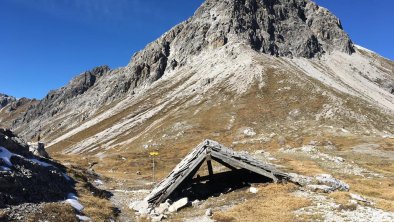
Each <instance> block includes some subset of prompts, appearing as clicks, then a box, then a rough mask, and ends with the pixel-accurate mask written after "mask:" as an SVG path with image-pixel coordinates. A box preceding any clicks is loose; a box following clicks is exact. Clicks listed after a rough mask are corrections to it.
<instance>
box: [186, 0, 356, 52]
mask: <svg viewBox="0 0 394 222" xmlns="http://www.w3.org/2000/svg"><path fill="white" fill-rule="evenodd" d="M193 20H194V22H195V23H197V24H198V23H200V26H201V27H202V32H203V34H204V36H206V38H207V39H209V38H210V39H211V40H214V41H215V39H223V40H225V41H226V39H228V38H229V36H231V35H236V36H238V37H240V38H241V39H243V40H245V41H247V42H248V43H249V44H250V45H251V47H252V48H253V49H255V50H256V51H260V52H262V53H266V54H270V55H274V56H286V57H293V56H294V57H306V58H312V57H315V56H319V55H321V54H323V53H324V52H330V51H333V50H339V51H342V52H346V53H349V54H350V53H352V52H354V47H353V44H352V41H351V40H350V38H349V36H348V35H347V34H346V33H345V32H344V31H343V28H342V25H341V22H340V21H339V19H338V18H337V17H336V16H334V15H333V14H332V13H331V12H329V11H328V10H327V9H325V8H322V7H320V6H318V5H317V4H316V3H314V2H312V1H311V0H207V1H206V2H205V3H204V4H203V5H202V6H201V7H200V8H199V9H198V10H197V12H196V14H195V15H194V18H193ZM225 41H224V42H225Z"/></svg>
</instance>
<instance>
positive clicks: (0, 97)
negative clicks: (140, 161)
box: [0, 93, 16, 109]
mask: <svg viewBox="0 0 394 222" xmlns="http://www.w3.org/2000/svg"><path fill="white" fill-rule="evenodd" d="M15 101H16V99H15V97H12V96H8V95H5V94H2V93H0V109H1V108H3V107H5V106H6V105H8V104H9V103H11V102H15Z"/></svg>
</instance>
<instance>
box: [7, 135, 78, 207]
mask: <svg viewBox="0 0 394 222" xmlns="http://www.w3.org/2000/svg"><path fill="white" fill-rule="evenodd" d="M0 147H3V148H5V149H6V150H7V151H9V152H11V153H13V154H14V155H12V156H11V158H10V163H11V164H7V163H6V162H4V160H3V159H0V166H1V167H4V166H6V167H8V168H9V170H6V171H0V208H3V207H5V206H14V205H20V204H23V203H40V202H57V201H63V200H64V199H65V198H66V197H67V195H68V194H69V193H75V190H74V184H73V183H74V182H73V181H72V180H71V181H70V180H69V179H68V178H66V177H65V172H64V171H62V169H63V168H64V166H62V165H60V164H58V163H56V162H53V161H50V160H47V159H41V158H40V157H38V156H35V155H33V154H32V153H31V152H29V147H28V145H27V144H26V143H24V142H23V141H22V140H21V139H19V138H18V137H17V136H16V135H15V134H13V133H12V132H11V131H9V130H4V129H0ZM1 152H5V151H4V150H2V151H1Z"/></svg>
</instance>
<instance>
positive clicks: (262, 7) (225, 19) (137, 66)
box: [123, 0, 355, 89]
mask: <svg viewBox="0 0 394 222" xmlns="http://www.w3.org/2000/svg"><path fill="white" fill-rule="evenodd" d="M229 41H232V43H235V42H245V43H246V44H248V45H250V47H251V48H253V49H254V50H256V51H259V52H261V53H265V54H270V55H273V56H284V57H305V58H313V57H318V56H321V55H322V54H324V53H326V52H332V51H334V50H337V51H341V52H345V53H348V54H351V53H353V52H354V51H355V49H354V46H353V43H352V41H351V39H350V38H349V36H348V35H347V34H346V32H345V31H344V30H343V28H342V25H341V22H340V20H339V19H338V18H337V17H336V16H334V15H333V14H332V13H331V12H329V11H328V10H327V9H325V8H322V7H320V6H318V5H317V4H315V3H314V2H312V1H310V0H207V1H205V2H204V3H203V4H202V5H201V7H200V8H199V9H198V10H197V11H196V13H195V14H194V15H193V16H192V17H191V18H190V19H188V20H187V21H185V22H183V23H181V24H179V25H177V26H175V27H174V28H173V29H171V30H170V31H168V32H167V33H165V34H164V35H163V36H161V37H160V38H159V39H158V40H156V41H154V42H152V43H150V44H149V45H148V46H147V47H146V48H145V49H144V50H141V51H140V52H137V53H136V54H134V55H133V57H132V59H131V61H130V63H129V65H128V66H127V67H126V69H125V70H124V71H125V73H126V79H128V80H127V81H125V83H123V84H124V85H125V86H127V87H126V88H132V89H134V88H136V87H138V86H140V85H142V84H144V83H146V82H148V83H152V82H154V81H156V80H157V79H160V78H161V77H162V76H163V74H164V72H165V71H169V70H173V69H175V68H177V67H181V66H184V65H185V64H186V63H187V62H188V60H189V59H190V57H191V56H193V55H198V54H200V53H201V52H202V51H204V50H205V49H207V48H216V47H220V46H223V45H225V44H227V43H228V42H229Z"/></svg>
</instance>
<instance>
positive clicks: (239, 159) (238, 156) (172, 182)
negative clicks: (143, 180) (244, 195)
mask: <svg viewBox="0 0 394 222" xmlns="http://www.w3.org/2000/svg"><path fill="white" fill-rule="evenodd" d="M211 160H215V161H217V162H219V163H220V164H222V165H224V166H226V167H228V168H230V169H241V168H243V169H247V170H249V171H252V172H254V173H257V174H260V175H262V176H264V177H267V178H270V179H272V180H273V181H274V182H279V181H283V180H288V179H289V176H288V175H287V174H285V173H282V172H280V171H279V170H277V169H276V168H275V167H273V166H271V165H268V164H265V163H262V162H260V161H258V160H256V159H254V158H253V157H251V156H250V155H248V154H244V153H239V152H235V151H233V150H231V149H229V148H227V147H225V146H223V145H221V144H219V143H218V142H215V141H212V140H205V141H203V142H202V143H201V144H199V145H198V146H197V147H196V148H194V149H193V150H192V151H191V152H190V153H189V154H188V155H187V156H186V157H185V158H184V159H183V160H182V161H181V162H180V163H179V164H178V165H177V166H176V167H175V168H174V170H173V171H172V172H171V173H170V174H169V175H168V176H167V177H166V178H165V179H164V180H163V181H161V182H160V183H159V184H157V186H156V187H155V188H154V189H153V190H152V192H151V193H150V194H149V195H148V196H147V197H146V198H145V200H146V201H147V202H148V203H149V204H150V205H151V206H154V205H157V204H159V203H162V202H164V201H165V200H166V199H167V198H168V197H169V196H170V195H171V194H172V193H173V192H174V191H175V190H176V188H177V187H178V186H179V185H180V184H181V183H182V182H183V181H185V180H188V179H192V178H193V176H194V175H195V174H196V173H197V171H198V169H199V168H200V167H201V165H202V164H203V163H204V162H207V164H208V170H209V174H210V175H212V174H213V170H212V165H211Z"/></svg>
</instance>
